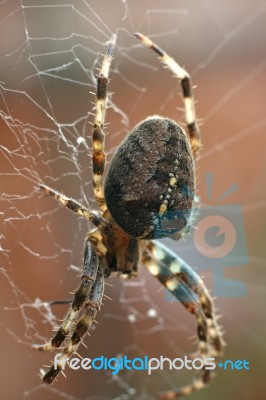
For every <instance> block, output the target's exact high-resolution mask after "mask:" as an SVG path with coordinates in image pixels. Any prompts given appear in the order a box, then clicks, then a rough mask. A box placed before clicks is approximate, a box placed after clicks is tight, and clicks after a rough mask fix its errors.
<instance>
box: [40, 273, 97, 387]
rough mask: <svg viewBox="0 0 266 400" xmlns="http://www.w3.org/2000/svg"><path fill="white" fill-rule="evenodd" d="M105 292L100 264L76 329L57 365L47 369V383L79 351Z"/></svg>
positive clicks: (45, 379) (45, 378)
mask: <svg viewBox="0 0 266 400" xmlns="http://www.w3.org/2000/svg"><path fill="white" fill-rule="evenodd" d="M103 292H104V273H103V269H102V267H101V265H100V266H99V270H98V272H97V275H96V280H95V282H94V284H93V286H92V290H91V292H90V294H89V298H88V300H87V301H86V303H85V305H84V309H83V311H82V313H81V317H80V319H79V320H78V322H77V324H76V326H75V329H74V331H73V333H72V335H71V337H70V339H69V341H68V343H67V344H66V346H65V347H64V349H63V350H62V353H60V355H59V357H57V363H56V365H55V364H53V365H52V366H51V367H50V368H49V369H48V371H46V372H45V373H44V375H43V381H44V382H45V383H48V384H50V383H52V382H53V380H54V379H55V378H56V377H57V375H58V374H59V373H60V371H62V370H63V369H64V366H65V364H66V362H67V361H68V359H69V358H70V357H71V356H72V355H73V354H74V353H75V352H76V351H77V349H78V347H79V345H80V343H81V341H82V338H83V337H84V336H85V335H86V333H87V332H88V331H89V329H90V328H91V326H92V324H93V322H94V320H95V317H96V314H97V311H98V310H99V309H100V307H101V304H102V298H103Z"/></svg>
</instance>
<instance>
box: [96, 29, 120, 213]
mask: <svg viewBox="0 0 266 400" xmlns="http://www.w3.org/2000/svg"><path fill="white" fill-rule="evenodd" d="M115 43H116V35H113V36H112V38H111V40H110V42H109V43H108V45H107V50H106V53H105V56H104V58H103V62H102V66H101V69H100V73H99V76H98V79H97V90H96V112H95V119H94V126H93V131H92V151H93V153H92V172H93V174H92V183H93V190H94V196H95V198H96V200H97V202H98V205H99V207H100V209H101V210H102V211H106V209H107V207H106V203H105V199H104V189H103V179H102V177H103V173H104V167H105V150H104V147H105V133H104V123H105V112H106V103H107V85H108V77H109V71H110V65H111V61H112V57H113V51H114V47H115Z"/></svg>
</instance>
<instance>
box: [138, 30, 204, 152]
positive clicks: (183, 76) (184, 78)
mask: <svg viewBox="0 0 266 400" xmlns="http://www.w3.org/2000/svg"><path fill="white" fill-rule="evenodd" d="M135 36H136V37H137V38H138V39H139V40H140V41H141V42H142V43H143V44H144V45H145V46H147V47H149V48H150V49H152V50H153V51H154V52H155V53H156V54H157V55H158V56H159V60H160V61H161V62H162V63H163V64H165V65H166V66H167V67H168V68H169V69H170V70H171V71H172V72H173V73H174V75H175V76H176V77H177V78H178V79H179V80H180V83H181V87H182V91H183V97H184V103H185V113H186V123H187V129H188V134H189V138H190V142H191V147H192V151H193V154H194V156H196V155H197V154H198V152H199V149H200V147H201V134H200V129H199V126H198V123H197V119H196V111H195V101H194V98H193V86H192V81H191V78H190V75H189V74H188V73H187V71H186V70H185V69H183V68H182V67H181V66H180V65H179V64H178V63H177V62H176V61H175V60H174V59H173V58H171V57H170V56H169V55H168V54H167V53H165V52H164V51H163V50H162V49H161V48H160V47H158V46H157V45H156V44H155V43H153V42H152V41H151V40H150V39H149V38H148V37H146V36H144V35H143V34H142V33H138V32H136V33H135Z"/></svg>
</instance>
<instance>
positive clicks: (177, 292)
mask: <svg viewBox="0 0 266 400" xmlns="http://www.w3.org/2000/svg"><path fill="white" fill-rule="evenodd" d="M143 264H144V265H145V266H146V267H147V268H148V270H149V271H150V272H151V274H152V275H153V276H155V277H156V278H157V279H158V280H159V281H160V282H161V283H162V285H164V286H165V287H166V288H167V289H168V290H169V291H170V293H171V294H172V295H173V296H174V297H175V298H176V299H177V300H178V301H180V303H181V304H183V306H184V307H185V308H186V309H187V310H188V311H189V312H190V313H192V314H193V315H195V317H196V320H197V335H198V339H199V353H200V356H201V358H202V359H204V358H207V357H215V356H219V355H221V352H222V350H223V347H224V341H223V338H222V335H221V331H220V328H219V327H218V324H217V321H216V317H215V314H214V310H213V303H212V299H211V296H210V294H209V292H208V290H207V288H206V287H205V285H204V283H203V281H202V280H201V279H200V278H199V276H198V275H197V274H196V273H195V272H194V271H193V270H192V269H191V268H190V267H189V266H188V265H187V264H186V263H185V262H184V261H183V260H182V259H181V258H180V257H178V256H176V255H175V254H174V253H172V252H171V251H170V250H169V249H168V248H167V247H166V246H164V245H162V244H161V243H159V242H158V243H157V242H149V243H148V244H147V246H146V249H145V251H144V253H143ZM211 377H212V374H211V370H208V369H206V368H205V367H203V369H202V373H201V377H200V378H199V379H196V380H195V381H194V382H192V383H191V384H190V385H187V386H184V387H182V388H180V389H175V390H171V391H168V392H165V393H163V394H162V395H161V396H160V398H161V399H163V400H171V399H176V398H179V397H182V396H187V395H189V394H191V393H193V392H195V391H198V390H200V389H202V388H203V387H204V386H205V385H206V384H208V383H209V381H210V379H211Z"/></svg>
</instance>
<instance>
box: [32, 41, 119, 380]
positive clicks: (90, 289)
mask: <svg viewBox="0 0 266 400" xmlns="http://www.w3.org/2000/svg"><path fill="white" fill-rule="evenodd" d="M115 43H116V35H113V36H112V37H111V40H110V41H109V42H108V44H107V50H106V53H105V55H104V57H103V61H102V66H101V69H100V73H99V76H98V79H97V89H96V111H95V120H94V126H93V131H92V144H93V162H92V165H93V175H92V182H93V188H94V194H95V198H96V200H97V202H98V205H99V207H100V208H101V209H102V210H106V204H105V200H104V194H103V183H102V175H103V172H104V166H105V152H104V122H105V110H106V100H107V84H108V76H109V70H110V64H111V61H112V55H113V50H114V47H115ZM39 187H40V189H42V190H43V191H44V192H45V193H47V194H49V195H50V196H52V197H54V198H55V199H56V200H57V201H59V202H60V203H61V204H63V205H64V206H65V207H67V208H69V209H70V210H72V211H74V213H76V214H78V215H80V216H82V217H84V218H86V219H87V220H89V221H90V222H92V223H93V224H94V225H95V226H96V227H97V228H98V229H96V230H94V231H91V232H90V233H89V234H88V238H87V240H86V242H85V250H84V262H83V266H82V270H81V283H80V285H79V287H78V288H77V290H76V291H75V293H74V298H73V300H72V303H71V305H70V308H69V310H68V312H67V313H66V315H65V317H64V319H63V322H62V324H61V325H60V327H59V329H58V331H57V332H56V333H55V335H54V336H53V337H52V339H51V340H50V341H49V342H48V343H46V344H43V345H33V348H34V349H37V350H52V349H54V348H59V347H60V346H61V345H62V344H63V343H64V341H66V342H67V343H66V345H65V347H64V348H63V351H62V353H61V356H60V357H59V358H58V361H57V368H55V366H54V365H52V366H51V367H50V368H49V370H48V371H47V372H45V373H44V374H43V380H44V381H45V382H46V383H51V382H52V381H53V380H54V379H55V377H56V376H57V375H58V374H59V372H60V371H61V370H62V369H63V368H64V365H65V363H66V361H67V359H69V358H70V357H71V355H72V354H73V353H75V352H76V350H77V348H78V346H79V344H80V343H81V341H82V338H83V337H84V336H85V334H86V333H87V332H88V331H89V329H90V327H91V326H92V323H93V321H94V319H95V315H96V313H97V310H98V309H99V308H100V306H101V303H102V297H103V290H104V271H103V266H102V265H101V262H102V254H101V252H102V251H103V252H104V251H105V249H104V250H102V248H101V247H103V246H101V233H103V234H107V233H108V232H110V229H111V223H110V222H108V221H107V220H106V219H105V218H103V217H102V216H101V212H97V211H91V210H88V209H87V208H85V207H83V206H82V205H81V204H80V203H78V202H77V201H76V200H73V199H71V198H68V197H67V196H65V195H63V194H60V193H59V192H57V191H56V190H54V189H52V188H50V187H48V186H46V185H44V184H40V185H39Z"/></svg>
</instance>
